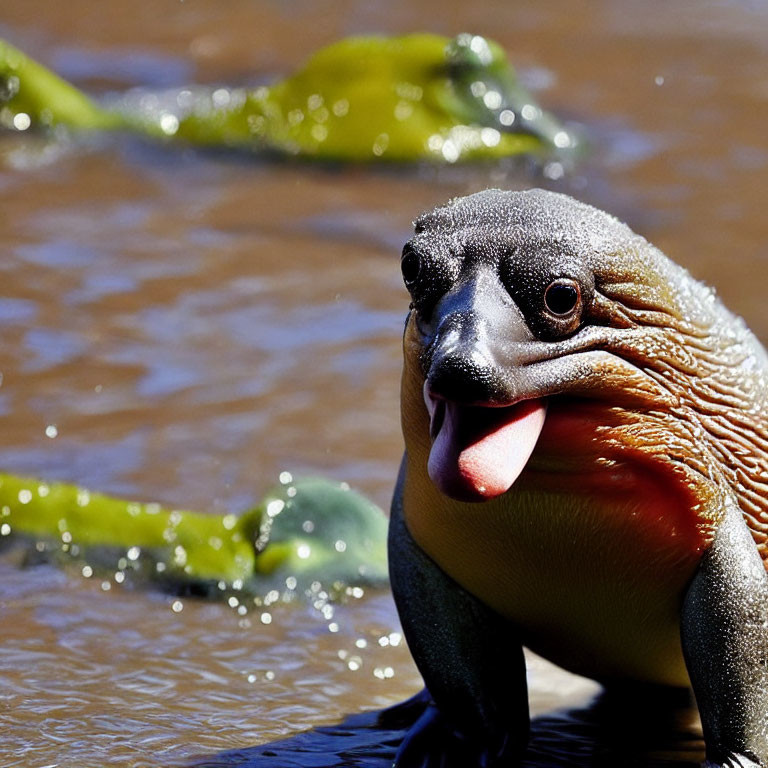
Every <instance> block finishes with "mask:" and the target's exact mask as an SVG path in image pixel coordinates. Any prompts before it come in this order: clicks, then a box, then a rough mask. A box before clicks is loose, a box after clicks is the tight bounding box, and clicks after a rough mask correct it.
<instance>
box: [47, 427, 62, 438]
mask: <svg viewBox="0 0 768 768" xmlns="http://www.w3.org/2000/svg"><path fill="white" fill-rule="evenodd" d="M58 434H59V430H58V429H57V428H56V425H55V424H49V425H48V426H47V427H46V428H45V436H46V437H50V438H51V440H53V438H54V437H56V436H57V435H58Z"/></svg>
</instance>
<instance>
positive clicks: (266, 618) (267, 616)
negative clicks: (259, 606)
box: [259, 611, 272, 624]
mask: <svg viewBox="0 0 768 768" xmlns="http://www.w3.org/2000/svg"><path fill="white" fill-rule="evenodd" d="M259 618H260V620H261V623H262V624H271V623H272V614H271V613H267V612H266V611H265V612H264V613H262V614H261V616H260V617H259Z"/></svg>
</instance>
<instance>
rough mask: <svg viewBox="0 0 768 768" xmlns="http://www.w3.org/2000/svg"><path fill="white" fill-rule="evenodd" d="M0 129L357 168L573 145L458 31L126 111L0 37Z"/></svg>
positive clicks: (496, 51)
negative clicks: (109, 135) (111, 136)
mask: <svg viewBox="0 0 768 768" xmlns="http://www.w3.org/2000/svg"><path fill="white" fill-rule="evenodd" d="M149 102H151V103H152V105H153V106H148V105H147V104H148V103H149ZM142 103H143V104H144V106H140V104H142ZM0 125H2V126H4V127H5V128H6V129H9V130H14V131H27V130H34V129H44V130H54V131H55V130H57V129H58V130H61V129H64V130H67V131H70V132H96V131H98V132H103V131H119V132H129V133H133V134H139V135H143V136H146V137H148V138H152V139H157V140H160V141H166V142H173V143H182V144H187V145H193V146H203V147H206V146H207V147H210V146H214V147H228V148H237V149H246V150H254V151H258V152H265V153H271V154H275V155H280V156H298V157H303V158H308V159H315V160H324V161H339V162H358V163H363V162H400V163H403V162H415V161H422V160H428V161H433V162H439V163H455V162H459V161H475V160H494V159H498V158H502V157H509V156H516V155H533V156H541V157H545V156H551V155H552V154H553V153H554V154H558V153H560V154H562V153H569V152H571V151H572V150H573V149H574V147H575V145H576V144H577V141H576V138H575V137H574V135H573V134H572V133H571V132H570V131H568V130H567V129H566V128H564V127H563V125H562V124H561V123H560V122H559V121H558V120H557V119H555V118H554V117H553V116H552V115H550V114H548V113H547V112H545V111H544V110H543V109H542V108H541V107H540V106H539V105H538V104H537V103H536V102H535V101H534V99H533V98H532V97H531V95H530V94H529V93H528V92H527V91H526V90H525V89H524V88H523V87H522V86H521V85H520V83H519V81H518V78H517V76H516V74H515V71H514V69H513V68H512V66H511V64H510V63H509V61H508V59H507V56H506V54H505V52H504V51H503V49H502V48H501V47H500V46H499V45H498V44H497V43H495V42H493V41H491V40H488V39H486V38H484V37H481V36H479V35H470V34H461V35H458V36H457V37H455V38H446V37H442V36H439V35H432V34H413V35H406V36H403V37H375V36H367V37H351V38H346V39H343V40H341V41H339V42H337V43H334V44H332V45H329V46H328V47H326V48H323V49H321V50H320V51H318V52H317V53H315V54H314V55H313V56H312V57H311V58H310V59H309V61H308V62H307V63H306V65H305V66H304V68H303V69H301V70H300V71H298V72H296V73H295V74H294V75H292V76H290V77H287V78H285V79H283V80H280V81H278V82H276V83H274V84H272V85H269V86H261V87H257V88H253V89H246V88H223V87H222V88H215V89H204V88H197V87H196V88H188V89H184V90H181V91H179V92H177V93H175V94H170V95H166V97H165V98H163V99H144V100H139V104H136V103H133V104H132V106H131V105H130V104H129V100H117V101H115V103H114V104H112V105H111V106H109V105H101V104H99V103H97V102H96V101H94V100H92V99H91V98H89V97H88V96H87V95H86V94H85V93H83V92H82V91H80V90H78V89H77V88H75V87H74V86H73V85H71V84H70V83H68V82H66V81H65V80H63V79H62V78H60V77H59V76H58V75H56V74H55V73H53V72H51V71H50V70H49V69H46V68H45V67H44V66H43V65H41V64H40V63H38V62H37V61H34V60H33V59H31V58H29V57H28V56H26V55H25V54H23V53H22V52H21V51H19V50H18V49H16V48H14V47H13V46H12V45H11V44H10V43H8V42H5V41H2V40H0Z"/></svg>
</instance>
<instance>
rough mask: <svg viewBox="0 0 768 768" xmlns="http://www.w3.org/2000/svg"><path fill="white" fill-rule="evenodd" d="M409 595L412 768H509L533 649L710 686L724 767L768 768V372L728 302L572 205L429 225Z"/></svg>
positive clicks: (406, 263)
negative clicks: (414, 692) (416, 689)
mask: <svg viewBox="0 0 768 768" xmlns="http://www.w3.org/2000/svg"><path fill="white" fill-rule="evenodd" d="M402 272H403V278H404V280H405V285H406V286H407V288H408V290H409V292H410V295H411V310H410V314H409V315H408V320H407V323H406V327H405V334H404V370H403V375H402V390H401V406H402V428H403V433H404V437H405V456H404V458H403V462H402V466H401V470H400V476H399V479H398V483H397V489H396V492H395V495H394V500H393V504H392V517H391V522H390V534H389V556H390V577H391V581H392V588H393V591H394V595H395V599H396V603H397V608H398V612H399V614H400V617H401V620H402V623H403V627H404V632H405V636H406V638H407V640H408V644H409V646H410V648H411V651H412V653H413V656H414V658H415V660H416V663H417V665H418V667H419V669H420V671H421V673H422V676H423V678H424V681H425V684H426V689H427V691H428V694H429V697H430V705H429V706H428V707H427V708H426V709H425V710H424V712H423V714H422V715H421V716H420V717H419V719H418V720H417V722H416V723H415V725H413V727H412V728H411V730H410V732H409V734H408V736H407V737H406V739H405V741H404V742H403V744H402V746H401V748H400V751H399V753H398V757H397V759H396V763H395V764H396V766H397V768H411V767H412V766H448V765H457V766H458V765H461V766H463V767H464V768H468V766H471V765H478V766H492V765H493V766H495V765H500V764H504V765H507V764H509V763H510V762H512V761H514V759H516V758H518V757H519V756H520V754H521V752H522V750H523V749H524V748H525V743H526V737H527V731H528V727H529V715H528V703H527V691H526V676H525V675H526V673H525V662H524V659H523V651H522V647H523V645H525V646H527V647H529V648H531V649H532V650H534V651H535V652H537V653H539V654H541V655H543V656H545V657H546V658H548V659H550V660H552V661H554V662H555V663H557V664H559V665H561V666H562V667H565V668H566V669H569V670H572V671H574V672H577V673H579V674H583V675H587V676H589V677H592V678H594V679H596V680H598V681H601V682H602V683H604V684H605V685H606V686H611V685H613V684H615V683H617V682H618V681H625V680H628V681H639V682H642V683H651V684H656V685H659V686H688V685H690V686H692V688H693V692H694V694H695V697H696V701H697V705H698V708H699V712H700V715H701V720H702V724H703V730H704V738H705V741H706V750H707V760H708V765H709V766H757V765H760V766H768V576H767V575H766V569H765V563H766V559H767V558H768V380H767V377H768V358H767V357H766V353H765V351H764V350H763V348H762V347H761V346H760V344H759V342H758V341H757V340H756V338H755V337H754V336H753V334H752V333H751V332H750V331H749V330H748V329H747V327H746V326H745V324H744V322H743V321H742V320H741V319H739V318H738V317H736V316H735V315H734V314H732V313H731V312H730V311H729V310H728V309H726V308H725V306H724V305H723V304H722V303H721V301H720V300H719V299H718V298H717V296H716V294H715V293H714V291H713V290H712V289H710V288H709V287H707V286H705V285H704V284H702V283H700V282H698V281H696V280H695V279H693V278H692V277H691V275H690V274H689V273H688V272H687V271H686V270H684V269H683V268H681V267H680V266H678V265H677V264H675V263H673V262H672V261H671V260H670V259H668V258H667V257H666V256H665V255H664V254H663V253H661V251H659V250H658V249H657V248H655V247H654V246H653V245H651V244H650V243H649V242H647V241H646V240H645V239H644V238H642V237H640V236H639V235H637V234H635V233H634V232H632V231H631V230H630V229H629V228H628V227H627V226H626V225H624V224H623V223H621V222H619V221H618V220H617V219H615V218H613V217H612V216H610V215H608V214H607V213H604V212H602V211H599V210H597V209H595V208H593V207H590V206H588V205H585V204H583V203H580V202H577V201H575V200H573V199H571V198H569V197H567V196H564V195H559V194H554V193H550V192H545V191H541V190H531V191H526V192H503V191H499V190H488V191H484V192H480V193H478V194H474V195H470V196H469V197H465V198H460V199H456V200H453V201H451V202H449V203H448V204H446V205H444V206H441V207H438V208H436V209H435V210H433V211H431V212H429V213H426V214H424V215H422V216H420V217H419V218H418V220H417V221H416V223H415V234H414V236H413V237H412V238H411V239H410V240H409V241H408V242H407V243H406V245H405V248H404V250H403V255H402Z"/></svg>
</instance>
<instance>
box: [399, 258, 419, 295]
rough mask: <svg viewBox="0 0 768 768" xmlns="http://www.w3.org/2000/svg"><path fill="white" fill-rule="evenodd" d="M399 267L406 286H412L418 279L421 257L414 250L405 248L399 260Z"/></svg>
mask: <svg viewBox="0 0 768 768" xmlns="http://www.w3.org/2000/svg"><path fill="white" fill-rule="evenodd" d="M400 269H401V270H402V271H403V280H404V281H405V287H406V288H412V287H413V285H414V284H415V283H416V281H417V280H418V279H419V273H420V272H421V257H420V256H419V254H418V253H416V251H413V250H411V249H410V248H407V249H406V250H405V251H403V258H402V259H401V260H400Z"/></svg>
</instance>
